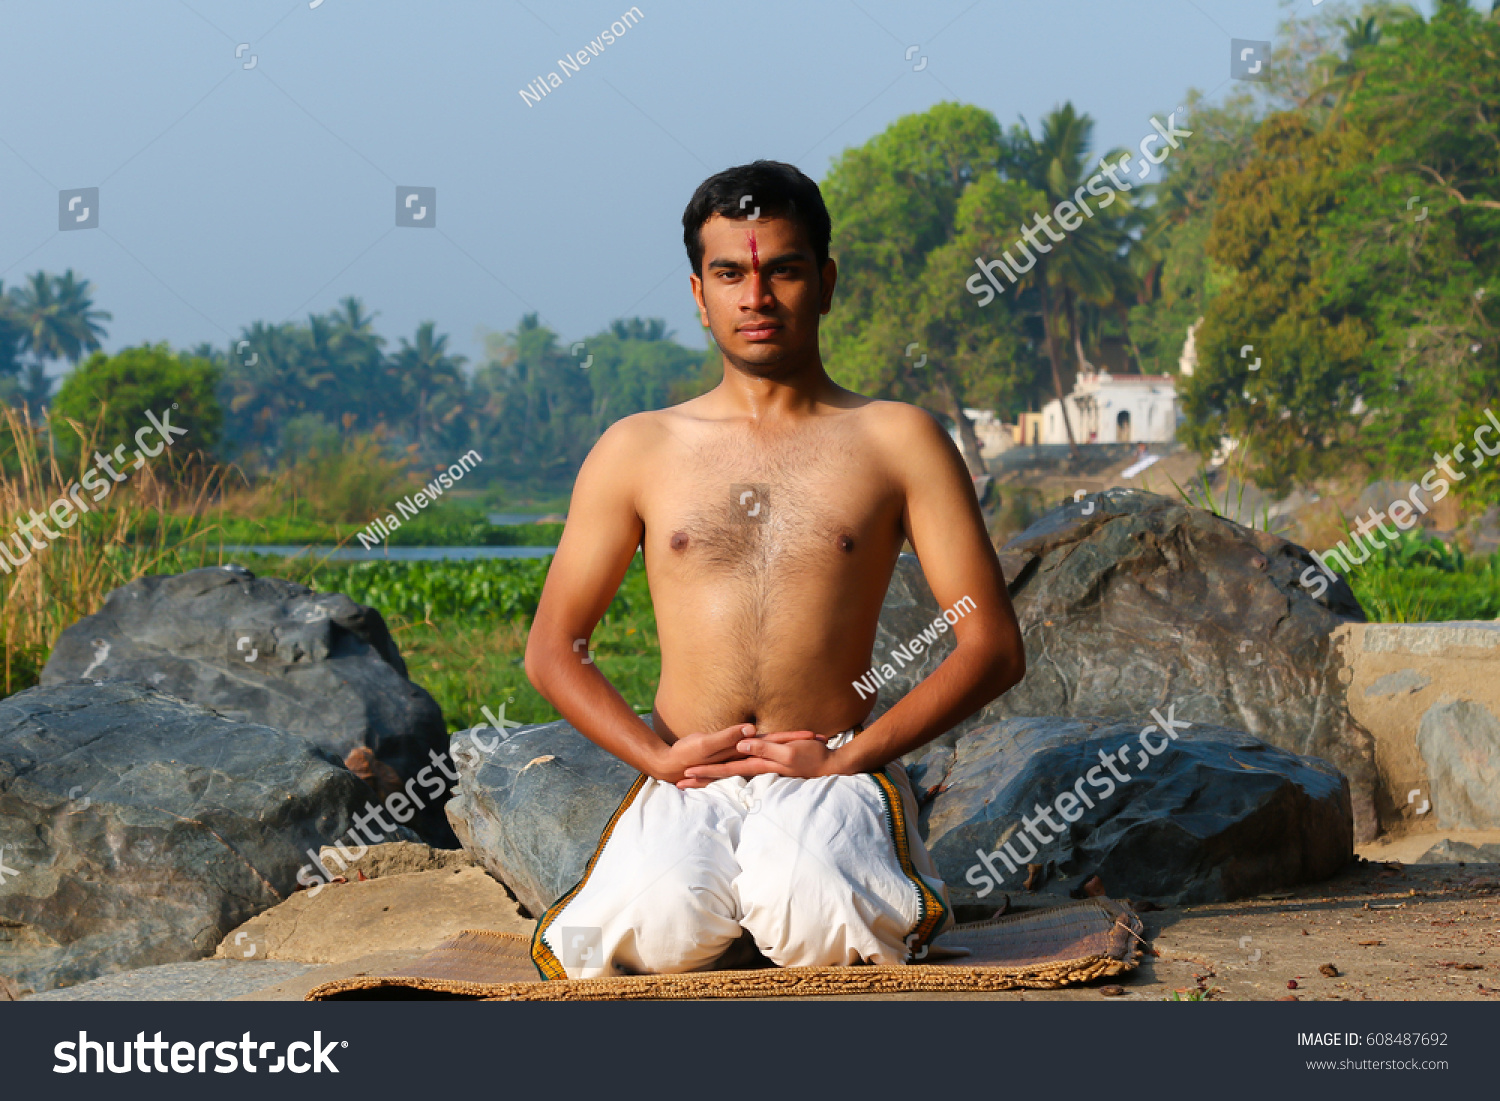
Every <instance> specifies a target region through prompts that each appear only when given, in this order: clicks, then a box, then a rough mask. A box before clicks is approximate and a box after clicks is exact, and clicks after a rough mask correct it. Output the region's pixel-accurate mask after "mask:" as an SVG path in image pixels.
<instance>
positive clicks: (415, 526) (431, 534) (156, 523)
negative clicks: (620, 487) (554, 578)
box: [136, 510, 563, 547]
mask: <svg viewBox="0 0 1500 1101" xmlns="http://www.w3.org/2000/svg"><path fill="white" fill-rule="evenodd" d="M381 515H382V517H383V516H385V515H387V514H385V513H382V514H381ZM397 519H398V520H400V524H401V526H400V527H398V528H396V529H395V530H394V531H392V532H390V534H389V535H388V536H386V537H385V538H383V539H381V540H380V543H381V544H382V545H384V546H390V547H555V546H557V541H558V539H559V538H561V536H562V529H563V526H562V524H555V523H549V524H491V523H490V522H489V521H488V520H486V519H485V518H484V516H483V515H482V514H478V513H469V512H460V511H457V510H448V511H446V512H434V513H432V514H429V513H426V512H421V513H418V514H417V515H416V516H413V517H411V518H410V519H406V520H401V519H400V517H399V516H398V517H397ZM200 529H202V530H206V531H207V532H208V534H209V538H210V539H211V540H212V541H213V542H214V543H224V544H226V545H231V546H233V545H243V546H254V545H259V544H264V543H280V544H291V545H295V546H304V545H314V546H338V545H339V544H341V543H345V544H349V545H351V546H356V547H357V546H360V545H361V544H360V543H359V542H358V536H359V533H360V532H361V531H365V530H366V528H365V526H364V525H360V524H353V523H339V522H336V521H327V520H318V519H313V518H311V517H306V516H290V515H279V516H268V517H264V518H252V517H245V516H211V517H206V518H199V517H193V516H165V517H156V516H150V517H145V518H143V522H142V524H141V526H140V528H139V530H138V531H137V532H136V536H137V538H141V539H147V540H155V539H158V538H165V539H166V540H168V541H171V540H173V539H177V538H180V537H181V536H182V535H183V534H184V533H186V532H188V531H197V530H200ZM378 534H379V531H378V529H376V530H374V531H372V532H371V535H372V536H377V535H378Z"/></svg>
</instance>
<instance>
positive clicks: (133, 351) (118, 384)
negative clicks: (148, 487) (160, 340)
mask: <svg viewBox="0 0 1500 1101" xmlns="http://www.w3.org/2000/svg"><path fill="white" fill-rule="evenodd" d="M218 382H219V373H218V369H217V368H216V367H214V365H213V364H212V363H210V362H209V361H207V360H205V359H198V358H195V357H192V356H188V355H179V354H176V353H173V352H172V351H171V350H170V349H169V348H168V347H167V346H166V344H157V345H154V346H153V345H149V344H146V345H142V346H140V347H139V348H126V349H124V350H123V351H120V352H117V353H115V354H114V355H106V354H105V353H103V352H95V353H94V354H93V355H92V356H90V357H89V358H88V359H87V360H86V361H84V362H83V363H82V364H80V365H79V366H78V367H77V368H76V369H75V370H73V371H72V372H71V373H70V374H69V375H68V376H67V377H66V378H65V379H64V380H63V384H62V386H61V388H60V389H59V390H58V392H57V398H56V399H55V400H54V401H53V403H52V408H51V424H52V431H53V432H54V433H55V434H56V435H57V437H58V439H59V445H60V446H62V447H63V448H64V449H65V450H68V449H70V448H72V449H75V450H76V444H77V442H78V436H77V433H75V432H74V431H73V430H72V429H71V428H70V427H69V425H68V422H69V421H73V422H75V423H76V424H78V425H80V426H81V427H83V428H89V427H92V426H93V425H94V424H95V423H96V421H97V422H98V425H99V433H98V435H99V439H100V440H101V442H102V444H103V446H105V447H109V446H112V445H114V444H118V443H124V444H126V448H127V450H129V449H130V448H131V447H134V443H133V440H134V437H135V433H136V431H137V430H138V429H141V428H149V427H150V423H151V422H150V421H148V420H147V419H146V414H147V412H151V413H154V414H155V415H156V416H157V417H160V416H161V415H162V414H163V413H164V412H169V415H170V417H171V420H172V424H173V425H174V426H176V427H179V428H186V429H187V430H188V434H187V435H186V436H181V437H178V440H177V443H176V444H175V445H174V446H179V447H180V446H181V445H183V444H186V445H187V447H188V448H189V449H191V450H193V451H205V452H211V451H212V450H213V449H214V447H215V445H216V444H217V443H218V440H219V433H220V429H221V427H222V424H223V411H222V410H221V409H220V407H219V401H218V397H217V396H216V393H215V391H216V389H217V386H218ZM174 406H175V407H176V408H173V407H174Z"/></svg>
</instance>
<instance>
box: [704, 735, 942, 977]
mask: <svg viewBox="0 0 1500 1101" xmlns="http://www.w3.org/2000/svg"><path fill="white" fill-rule="evenodd" d="M899 769H901V766H900V764H899V763H898V764H894V765H891V766H888V768H887V769H882V770H880V771H878V772H874V773H864V774H861V775H858V776H824V777H818V778H816V779H795V778H790V777H783V776H757V777H755V778H754V779H753V780H752V781H751V783H750V789H749V792H748V796H749V797H750V798H751V800H752V802H753V804H754V809H752V810H751V812H750V813H749V814H748V815H747V816H746V818H745V823H744V826H743V827H742V828H741V831H740V843H739V848H738V850H737V851H736V855H737V857H738V860H739V866H740V873H739V875H738V876H737V877H736V878H735V880H734V891H735V895H736V897H737V899H738V903H739V907H740V913H741V915H742V916H741V918H740V923H741V924H742V925H743V926H744V927H745V928H746V929H748V930H749V931H750V932H751V933H752V934H753V935H754V937H755V942H756V945H757V946H758V947H759V948H760V950H761V952H763V953H764V954H765V955H766V956H767V957H769V958H770V959H771V960H773V961H775V962H776V963H778V964H780V965H781V966H783V967H818V966H838V965H846V964H855V963H875V964H899V963H905V962H907V961H908V960H909V959H912V958H914V957H915V958H918V959H919V958H921V957H922V956H923V955H925V954H926V950H925V945H926V944H927V942H928V941H930V940H931V939H932V937H934V936H936V935H937V934H938V933H939V932H940V931H941V930H942V929H943V927H944V926H945V924H946V923H947V920H948V913H949V906H948V901H947V891H946V889H945V888H944V886H943V883H942V880H941V879H939V878H938V876H937V873H936V870H935V868H934V867H933V865H932V861H931V859H930V857H929V856H928V853H927V850H926V848H925V847H924V846H923V844H922V838H921V835H920V834H919V833H918V832H917V826H916V818H915V816H916V801H915V799H913V798H912V797H911V793H910V785H909V784H907V783H906V782H905V781H906V775H905V772H904V771H901V772H899V773H898V772H897V770H899Z"/></svg>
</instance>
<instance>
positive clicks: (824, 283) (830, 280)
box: [818, 256, 839, 313]
mask: <svg viewBox="0 0 1500 1101" xmlns="http://www.w3.org/2000/svg"><path fill="white" fill-rule="evenodd" d="M838 281H839V266H838V264H836V263H834V260H833V257H831V256H830V257H829V258H828V260H827V261H826V262H825V263H824V264H823V269H822V270H821V271H820V272H818V283H819V286H818V290H819V292H820V294H821V297H822V304H821V305H820V306H819V308H818V312H819V313H827V312H828V311H829V310H831V309H832V308H833V288H834V287H835V286H836V285H837V283H838Z"/></svg>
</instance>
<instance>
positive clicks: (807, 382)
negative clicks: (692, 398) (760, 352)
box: [714, 355, 844, 421]
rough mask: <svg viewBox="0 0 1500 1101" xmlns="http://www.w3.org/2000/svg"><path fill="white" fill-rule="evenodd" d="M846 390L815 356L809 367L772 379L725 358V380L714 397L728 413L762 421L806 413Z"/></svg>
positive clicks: (808, 363) (793, 370)
mask: <svg viewBox="0 0 1500 1101" xmlns="http://www.w3.org/2000/svg"><path fill="white" fill-rule="evenodd" d="M843 392H844V391H843V389H842V388H841V387H840V386H839V385H838V384H837V383H836V382H834V381H833V379H831V378H829V377H828V372H827V371H825V370H824V369H823V361H822V359H821V358H820V357H818V356H816V355H814V356H813V358H812V359H810V360H809V361H808V362H807V363H806V365H805V366H802V367H800V368H794V369H792V370H789V371H787V372H786V373H785V374H777V375H776V376H774V377H771V378H768V377H766V376H765V375H759V374H751V373H750V372H748V371H744V370H741V369H740V368H739V367H737V366H735V364H733V363H731V362H730V361H729V360H728V359H725V360H724V381H722V382H721V383H719V385H718V387H717V388H716V389H715V390H714V396H715V398H716V399H717V400H718V402H719V403H720V404H721V405H722V406H723V407H724V408H725V409H726V411H727V412H729V413H731V414H737V415H739V416H744V417H748V418H749V419H751V420H753V421H760V420H763V419H766V418H772V419H779V418H782V417H797V416H806V415H807V414H809V413H811V412H813V411H814V410H815V409H816V408H817V407H818V406H819V405H824V404H827V403H828V402H830V401H832V400H833V399H834V398H835V397H836V396H837V395H839V394H842V393H843Z"/></svg>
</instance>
